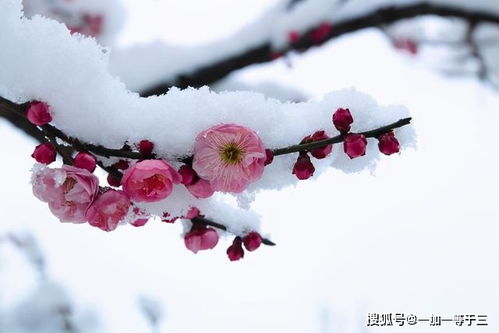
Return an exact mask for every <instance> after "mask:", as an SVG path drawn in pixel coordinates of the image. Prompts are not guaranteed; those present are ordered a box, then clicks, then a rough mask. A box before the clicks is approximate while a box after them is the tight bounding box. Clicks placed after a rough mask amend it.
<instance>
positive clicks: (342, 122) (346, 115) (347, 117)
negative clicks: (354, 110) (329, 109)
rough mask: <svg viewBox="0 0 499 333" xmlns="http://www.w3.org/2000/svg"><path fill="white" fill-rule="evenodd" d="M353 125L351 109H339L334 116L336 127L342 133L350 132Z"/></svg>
mask: <svg viewBox="0 0 499 333" xmlns="http://www.w3.org/2000/svg"><path fill="white" fill-rule="evenodd" d="M352 123H353V118H352V114H351V113H350V110H349V109H343V108H339V109H338V110H336V112H335V113H334V114H333V124H334V127H336V129H337V130H338V131H340V132H348V131H350V125H352Z"/></svg>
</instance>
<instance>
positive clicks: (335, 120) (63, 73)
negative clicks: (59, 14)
mask: <svg viewBox="0 0 499 333" xmlns="http://www.w3.org/2000/svg"><path fill="white" fill-rule="evenodd" d="M0 30H1V31H4V32H6V33H5V34H2V35H0V46H1V47H2V49H3V50H5V51H4V52H1V53H0V78H1V80H0V97H1V98H2V99H1V100H0V101H2V104H1V105H0V113H3V112H7V113H17V115H16V116H18V117H19V116H22V117H26V119H27V120H28V121H29V122H30V123H31V124H32V126H31V128H30V131H32V132H33V133H36V134H35V135H36V136H37V137H41V136H42V135H43V139H42V140H41V141H43V143H42V144H40V145H39V146H37V147H36V149H35V151H34V152H33V155H32V156H33V157H34V158H35V159H36V161H37V162H39V163H41V164H46V165H47V164H50V163H52V162H53V161H54V160H55V158H56V153H59V155H60V156H62V158H63V162H64V165H63V166H62V167H61V168H48V167H46V166H42V165H40V164H38V165H36V166H35V168H34V169H33V178H32V183H33V191H34V194H35V196H36V197H37V198H39V199H40V200H42V201H44V202H46V203H48V205H49V208H50V209H51V211H52V212H53V213H54V215H56V216H57V217H58V218H59V219H60V220H61V221H63V222H73V223H84V222H89V224H90V225H92V226H95V227H98V228H100V229H102V230H105V231H112V230H114V229H115V228H116V227H117V226H118V225H119V224H127V223H129V224H131V225H133V226H136V227H139V226H143V225H144V224H146V223H147V222H148V221H149V220H150V219H151V218H156V219H160V220H162V221H163V222H170V223H171V222H174V221H175V220H176V219H177V218H183V219H184V220H185V221H184V226H185V234H184V241H185V245H186V247H187V248H188V249H190V250H191V251H193V252H197V251H199V250H205V249H209V248H212V247H214V246H215V245H216V244H217V243H218V232H216V231H215V230H214V229H213V228H212V227H215V228H218V229H219V230H220V231H226V232H227V233H228V234H232V235H235V236H236V237H235V238H234V241H233V244H232V245H231V246H230V247H229V249H228V252H227V254H228V256H229V258H230V259H231V260H237V259H240V258H241V257H242V256H243V255H244V251H243V248H242V245H244V246H245V247H246V249H247V250H249V251H252V250H255V249H256V248H258V246H259V245H260V244H262V243H263V244H268V245H270V244H271V243H272V242H271V241H269V240H266V239H265V238H264V237H263V236H260V230H259V225H258V223H259V221H258V216H257V215H256V214H252V213H251V212H247V211H244V212H243V211H242V210H241V209H237V208H235V207H233V206H232V205H230V204H227V203H225V202H226V201H227V199H229V200H230V198H231V197H232V198H236V200H237V201H238V203H239V205H240V207H243V208H246V209H247V208H249V204H250V202H251V200H252V198H253V197H254V195H255V194H256V193H257V192H258V191H260V190H262V189H279V188H282V187H283V186H289V185H292V184H295V183H296V182H297V181H298V180H303V179H308V178H310V177H311V176H312V175H314V176H318V175H319V174H320V173H321V172H322V171H324V170H325V169H327V168H328V167H334V168H337V169H340V170H344V171H358V170H361V169H365V168H373V167H374V166H375V164H376V161H377V159H378V157H379V155H380V152H381V153H383V154H385V155H391V154H394V153H398V152H399V151H400V150H401V149H402V148H404V147H407V146H411V145H413V144H414V141H415V136H414V131H413V129H412V127H410V126H406V125H408V124H409V122H410V118H409V114H408V112H407V110H406V109H405V108H404V107H400V106H388V107H383V106H380V105H378V104H377V103H376V102H375V101H374V100H372V99H371V98H370V97H368V96H366V95H364V94H362V93H360V92H358V91H356V90H353V89H348V90H343V91H338V92H335V93H330V94H328V95H326V96H324V98H323V99H322V100H319V101H309V102H302V103H283V102H280V101H277V100H275V99H267V98H265V97H264V96H263V95H262V94H259V93H253V92H223V93H215V92H213V91H210V90H209V89H208V88H207V87H204V88H201V89H186V90H180V89H171V90H170V91H169V92H168V93H167V94H164V95H161V96H154V97H149V98H143V97H140V96H139V95H138V94H136V93H132V92H130V91H129V90H127V89H126V88H125V86H124V85H123V83H122V82H121V81H119V79H117V78H116V77H113V76H112V75H111V74H110V73H109V72H108V54H109V50H108V49H106V48H103V47H101V46H99V45H98V44H97V43H96V41H95V40H94V39H90V38H85V37H83V36H81V35H77V34H71V32H70V31H69V30H68V29H67V28H66V26H64V25H63V24H60V23H57V22H55V21H53V20H50V19H46V18H42V17H39V16H34V17H33V18H31V19H26V18H23V17H22V15H21V3H20V1H19V0H6V1H3V2H1V3H0ZM82 68H84V69H85V70H82ZM26 103H28V104H26ZM200 114H202V115H203V116H202V117H200V116H199V115H200ZM24 123H25V124H26V122H25V121H24ZM329 138H331V139H329ZM340 143H341V144H342V148H343V149H342V150H343V151H341V150H340V149H334V151H333V144H340ZM274 157H275V158H274ZM311 157H313V158H315V160H314V161H313V162H312V159H311ZM97 165H99V166H101V167H102V168H103V169H104V170H105V171H106V172H108V173H109V175H110V177H108V183H109V185H110V186H101V185H99V184H100V181H99V178H98V177H97V176H95V175H94V174H93V172H94V170H95V168H96V166H97ZM221 233H222V232H221Z"/></svg>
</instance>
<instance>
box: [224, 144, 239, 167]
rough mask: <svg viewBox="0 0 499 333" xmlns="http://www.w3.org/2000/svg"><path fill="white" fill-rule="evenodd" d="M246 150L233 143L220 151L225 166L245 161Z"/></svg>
mask: <svg viewBox="0 0 499 333" xmlns="http://www.w3.org/2000/svg"><path fill="white" fill-rule="evenodd" d="M243 155H244V150H242V149H241V148H239V146H238V145H237V144H236V143H234V142H231V143H229V144H228V145H226V146H225V147H223V148H222V149H221V150H220V158H221V159H222V161H223V162H224V163H225V164H238V163H239V162H241V160H242V159H243Z"/></svg>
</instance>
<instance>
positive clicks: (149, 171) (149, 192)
mask: <svg viewBox="0 0 499 333" xmlns="http://www.w3.org/2000/svg"><path fill="white" fill-rule="evenodd" d="M181 180H182V177H181V176H180V174H179V173H178V172H177V171H176V170H175V169H174V168H173V167H172V166H171V165H170V164H168V163H166V162H165V161H162V160H145V161H141V162H138V163H136V164H134V165H132V166H131V167H130V168H128V169H127V170H126V172H125V174H124V175H123V179H122V180H121V184H122V185H123V190H124V191H125V193H126V194H127V195H128V196H129V197H130V199H132V200H133V201H136V202H155V201H159V200H162V199H164V198H166V197H168V196H169V195H170V194H171V193H172V191H173V186H174V185H175V184H178V183H180V181H181Z"/></svg>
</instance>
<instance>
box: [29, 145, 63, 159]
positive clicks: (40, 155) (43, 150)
mask: <svg viewBox="0 0 499 333" xmlns="http://www.w3.org/2000/svg"><path fill="white" fill-rule="evenodd" d="M56 155H57V153H56V151H55V148H54V146H53V145H52V144H51V143H48V142H46V143H42V144H41V145H38V146H36V148H35V151H34V152H33V154H31V157H33V158H34V159H35V160H36V161H37V162H38V163H43V164H50V163H52V162H54V161H55V158H56Z"/></svg>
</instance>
